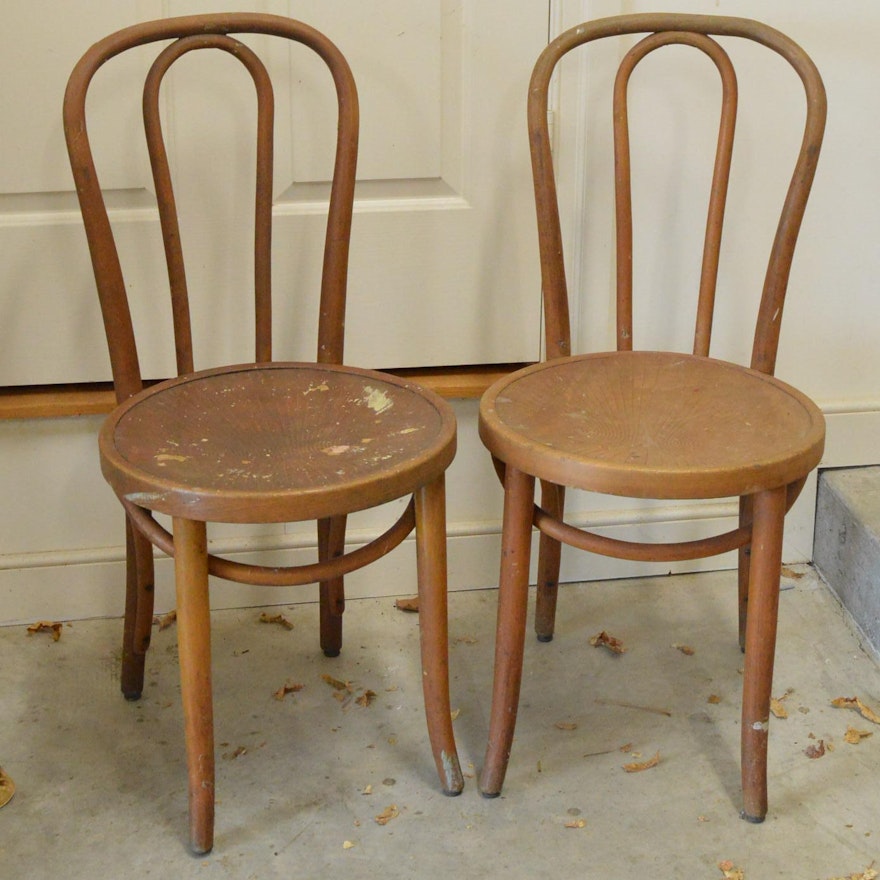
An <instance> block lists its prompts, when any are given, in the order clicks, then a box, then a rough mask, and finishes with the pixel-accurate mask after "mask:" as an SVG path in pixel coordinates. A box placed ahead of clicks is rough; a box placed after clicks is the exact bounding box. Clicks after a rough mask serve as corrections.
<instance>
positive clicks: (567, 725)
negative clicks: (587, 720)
mask: <svg viewBox="0 0 880 880" xmlns="http://www.w3.org/2000/svg"><path fill="white" fill-rule="evenodd" d="M553 726H554V727H555V728H557V729H558V730H577V724H575V723H574V721H557V722H556V724H554V725H553Z"/></svg>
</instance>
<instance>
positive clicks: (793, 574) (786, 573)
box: [779, 565, 804, 581]
mask: <svg viewBox="0 0 880 880" xmlns="http://www.w3.org/2000/svg"><path fill="white" fill-rule="evenodd" d="M779 573H780V574H781V575H782V576H783V577H785V578H789V579H790V580H793V581H799V580H800V579H801V578H802V577H803V576H804V573H803V572H802V571H795V570H794V569H793V568H789V567H788V566H787V565H783V566H782V568H781V569H780V572H779Z"/></svg>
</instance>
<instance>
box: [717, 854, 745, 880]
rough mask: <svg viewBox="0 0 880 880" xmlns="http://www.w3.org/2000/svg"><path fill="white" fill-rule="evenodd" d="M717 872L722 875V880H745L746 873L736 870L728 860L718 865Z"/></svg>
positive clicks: (740, 869)
mask: <svg viewBox="0 0 880 880" xmlns="http://www.w3.org/2000/svg"><path fill="white" fill-rule="evenodd" d="M718 870H719V871H721V873H722V874H723V875H724V880H745V877H746V873H745V871H743V869H742V868H737V867H736V865H734V864H733V862H731V861H730V859H725V860H724V861H723V862H719V863H718Z"/></svg>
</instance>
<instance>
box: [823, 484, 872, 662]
mask: <svg viewBox="0 0 880 880" xmlns="http://www.w3.org/2000/svg"><path fill="white" fill-rule="evenodd" d="M813 552H814V558H815V562H816V567H817V568H818V569H819V571H820V572H821V574H822V576H823V577H824V578H825V580H826V582H827V583H828V584H829V586H830V587H831V589H832V590H833V591H834V592H835V593H836V594H837V596H838V598H839V599H840V601H841V603H842V604H843V606H844V607H845V608H846V610H847V611H848V612H849V613H850V614H851V615H852V617H853V620H854V621H855V623H856V625H857V626H858V628H859V630H860V632H861V633H862V635H863V637H864V639H865V640H866V641H867V642H868V646H869V648H870V650H872V651H873V652H874V654H875V656H877V657H880V467H862V468H845V469H841V470H830V471H825V472H824V473H822V474H821V476H820V478H819V491H818V496H817V500H816V536H815V542H814V551H813Z"/></svg>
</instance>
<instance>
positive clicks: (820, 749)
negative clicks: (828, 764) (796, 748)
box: [804, 739, 825, 759]
mask: <svg viewBox="0 0 880 880" xmlns="http://www.w3.org/2000/svg"><path fill="white" fill-rule="evenodd" d="M804 754H805V755H806V756H807V757H808V758H813V759H816V758H821V757H822V755H824V754H825V740H824V739H820V740H819V742H817V743H816V744H815V745H812V746H807V747H806V748H805V749H804Z"/></svg>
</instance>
